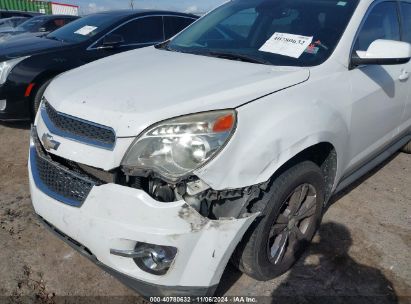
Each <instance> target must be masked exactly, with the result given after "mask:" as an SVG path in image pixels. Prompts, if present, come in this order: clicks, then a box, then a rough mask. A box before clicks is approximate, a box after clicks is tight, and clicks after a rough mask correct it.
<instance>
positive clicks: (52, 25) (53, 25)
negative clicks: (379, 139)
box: [40, 19, 63, 32]
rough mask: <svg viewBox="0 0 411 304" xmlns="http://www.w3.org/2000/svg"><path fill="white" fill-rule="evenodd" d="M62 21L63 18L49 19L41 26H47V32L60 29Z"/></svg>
mask: <svg viewBox="0 0 411 304" xmlns="http://www.w3.org/2000/svg"><path fill="white" fill-rule="evenodd" d="M61 23H63V19H54V20H49V21H47V22H46V23H45V24H44V25H43V26H40V28H45V29H46V32H52V31H54V30H56V29H58V28H59V27H60V26H61V25H60V24H61Z"/></svg>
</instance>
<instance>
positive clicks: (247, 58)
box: [206, 51, 271, 65]
mask: <svg viewBox="0 0 411 304" xmlns="http://www.w3.org/2000/svg"><path fill="white" fill-rule="evenodd" d="M206 55H208V56H213V57H218V58H223V59H229V60H240V61H244V62H251V63H258V64H268V65H271V62H269V61H267V60H264V59H262V58H256V57H253V56H249V55H244V54H235V53H229V52H216V51H213V52H208V53H207V54H206Z"/></svg>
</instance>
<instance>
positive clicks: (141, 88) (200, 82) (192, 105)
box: [45, 47, 309, 137]
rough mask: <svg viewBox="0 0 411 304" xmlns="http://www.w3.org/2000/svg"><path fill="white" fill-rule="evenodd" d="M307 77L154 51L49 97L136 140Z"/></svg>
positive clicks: (297, 71) (88, 69)
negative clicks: (155, 127) (165, 123)
mask: <svg viewBox="0 0 411 304" xmlns="http://www.w3.org/2000/svg"><path fill="white" fill-rule="evenodd" d="M308 78H309V70H308V69H304V68H290V67H275V66H269V65H261V64H252V63H246V62H239V61H232V60H226V59H219V58H213V57H206V56H197V55H191V54H183V53H177V52H168V51H164V50H157V49H155V48H154V47H150V48H145V49H140V50H135V51H130V52H126V53H122V54H119V55H116V56H112V57H107V58H105V59H102V60H100V61H97V62H93V63H91V64H88V65H86V66H83V67H80V68H78V69H75V70H72V71H70V72H67V73H65V74H63V75H61V76H59V77H57V78H56V79H55V80H54V81H53V82H52V83H51V84H50V86H49V87H48V89H47V91H46V93H45V97H46V99H47V100H48V101H49V103H50V104H51V105H52V106H53V107H54V108H55V109H56V110H57V111H59V112H62V113H66V114H68V115H71V116H75V117H78V118H81V119H84V120H88V121H92V122H95V123H98V124H101V125H105V126H109V127H112V128H113V129H114V130H115V131H116V134H117V136H118V137H132V136H137V135H138V134H140V133H141V132H142V131H143V130H144V129H145V128H147V127H148V126H150V125H151V124H153V123H156V122H159V121H162V120H164V119H168V118H173V117H176V116H180V115H185V114H191V113H197V112H202V111H210V110H218V109H228V108H236V107H238V106H241V105H243V104H244V103H247V102H250V101H252V100H255V99H258V98H259V97H262V96H265V95H267V94H270V93H273V92H276V91H278V90H282V89H284V88H287V87H291V86H294V85H296V84H299V83H302V82H304V81H306V80H307V79H308Z"/></svg>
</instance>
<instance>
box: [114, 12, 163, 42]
mask: <svg viewBox="0 0 411 304" xmlns="http://www.w3.org/2000/svg"><path fill="white" fill-rule="evenodd" d="M113 34H116V35H121V36H122V37H123V38H124V45H129V44H139V43H157V42H162V41H163V40H164V34H163V18H162V17H145V18H140V19H136V20H133V21H130V22H129V23H127V24H125V25H123V26H122V27H120V28H118V29H116V30H115V31H114V32H113Z"/></svg>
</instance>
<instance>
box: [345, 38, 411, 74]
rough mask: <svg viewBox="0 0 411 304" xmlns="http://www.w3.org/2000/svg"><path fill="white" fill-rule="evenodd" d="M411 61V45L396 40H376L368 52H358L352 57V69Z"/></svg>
mask: <svg viewBox="0 0 411 304" xmlns="http://www.w3.org/2000/svg"><path fill="white" fill-rule="evenodd" d="M410 59H411V44H409V43H407V42H401V41H394V40H384V39H378V40H375V41H374V42H373V43H371V45H370V46H369V48H368V50H367V51H356V52H355V53H353V55H352V57H351V67H352V68H353V67H356V66H359V65H394V64H404V63H407V62H408V61H410Z"/></svg>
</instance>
